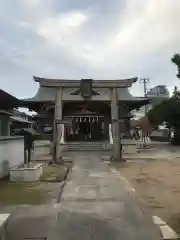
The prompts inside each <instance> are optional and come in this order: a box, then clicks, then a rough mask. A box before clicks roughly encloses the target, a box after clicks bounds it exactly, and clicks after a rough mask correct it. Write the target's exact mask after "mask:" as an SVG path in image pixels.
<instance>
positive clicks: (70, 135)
mask: <svg viewBox="0 0 180 240" xmlns="http://www.w3.org/2000/svg"><path fill="white" fill-rule="evenodd" d="M101 107H102V105H101ZM77 108H78V109H77ZM71 109H73V106H72V105H71ZM94 109H95V108H94ZM66 110H67V108H66ZM64 119H66V120H68V121H70V122H71V125H70V126H66V128H65V134H64V138H65V141H67V142H68V141H105V140H109V120H108V118H107V116H106V114H103V113H102V112H99V111H92V107H91V108H90V106H89V105H88V106H87V105H80V106H79V107H78V106H77V105H76V109H75V111H73V114H72V115H70V114H68V116H67V115H66V116H65V117H64Z"/></svg>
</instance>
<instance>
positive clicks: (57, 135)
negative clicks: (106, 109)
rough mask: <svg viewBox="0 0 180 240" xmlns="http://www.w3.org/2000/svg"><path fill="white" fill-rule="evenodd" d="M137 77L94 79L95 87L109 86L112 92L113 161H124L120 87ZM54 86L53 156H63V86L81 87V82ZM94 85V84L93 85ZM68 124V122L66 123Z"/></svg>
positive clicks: (125, 85) (57, 157)
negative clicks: (115, 79)
mask: <svg viewBox="0 0 180 240" xmlns="http://www.w3.org/2000/svg"><path fill="white" fill-rule="evenodd" d="M136 80H137V78H132V79H126V80H121V81H112V82H111V81H101V80H99V81H98V80H97V81H93V87H96V88H108V89H109V93H110V103H111V120H112V137H113V156H112V160H113V161H122V151H121V150H122V147H121V139H120V126H119V125H120V124H119V121H120V119H119V104H118V103H119V102H118V93H117V89H118V88H128V87H131V86H132V83H133V82H136ZM51 85H52V86H56V88H57V90H56V97H55V114H54V132H53V145H54V147H53V149H54V154H53V158H54V160H55V159H60V158H61V146H60V141H61V135H62V124H64V121H63V116H62V107H63V105H62V100H63V99H62V95H63V87H66V88H67V87H79V85H80V84H79V82H77V81H71V82H69V83H68V82H67V84H63V83H62V84H61V83H60V82H54V84H53V83H51ZM91 87H92V86H91ZM86 90H87V89H86ZM65 124H66V123H65Z"/></svg>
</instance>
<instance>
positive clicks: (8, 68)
mask: <svg viewBox="0 0 180 240" xmlns="http://www.w3.org/2000/svg"><path fill="white" fill-rule="evenodd" d="M179 13H180V0H0V88H2V89H4V90H5V91H8V92H10V93H11V94H13V95H15V96H17V97H31V96H33V95H34V94H35V92H36V90H37V85H36V84H35V83H34V82H33V79H32V76H33V75H35V76H41V77H52V78H55V77H57V78H58V77H59V78H76V79H77V78H78V79H81V78H93V79H120V78H126V77H127V78H129V77H132V76H138V77H140V78H142V77H149V78H150V79H151V81H150V84H149V87H151V86H154V85H157V84H167V85H168V86H169V88H170V89H172V88H173V86H174V85H175V84H176V85H179V86H180V80H179V81H178V79H177V78H176V68H175V66H174V65H173V64H172V63H171V61H170V59H171V57H172V55H173V53H174V52H180V28H179V23H180V14H179ZM142 89H143V86H142V85H140V84H139V83H137V84H135V86H134V87H133V89H132V92H133V94H134V95H141V94H142Z"/></svg>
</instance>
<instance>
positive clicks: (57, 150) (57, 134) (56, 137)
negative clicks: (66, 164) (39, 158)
mask: <svg viewBox="0 0 180 240" xmlns="http://www.w3.org/2000/svg"><path fill="white" fill-rule="evenodd" d="M56 120H62V88H59V89H58V90H57V92H56V97H55V108H54V131H53V160H54V161H55V162H56V161H58V160H59V159H60V157H61V146H60V141H61V135H62V131H61V130H62V129H61V124H56V123H55V121H56Z"/></svg>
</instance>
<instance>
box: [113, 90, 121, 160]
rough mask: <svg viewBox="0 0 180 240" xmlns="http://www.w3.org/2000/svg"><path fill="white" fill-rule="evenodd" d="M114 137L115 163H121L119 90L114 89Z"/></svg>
mask: <svg viewBox="0 0 180 240" xmlns="http://www.w3.org/2000/svg"><path fill="white" fill-rule="evenodd" d="M111 117H112V137H113V161H121V160H122V156H121V152H122V151H121V140H120V129H119V108H118V96H117V88H113V89H112V99H111Z"/></svg>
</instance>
